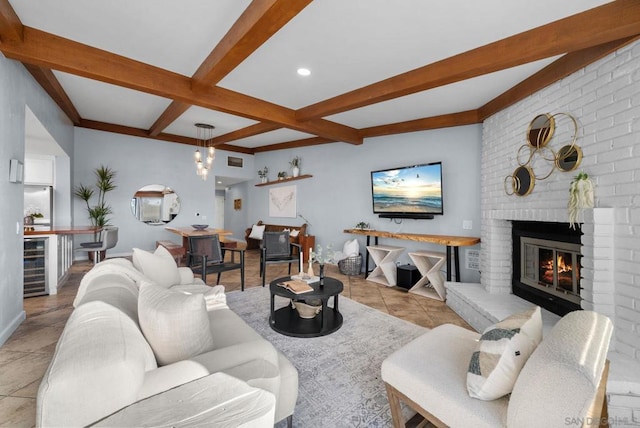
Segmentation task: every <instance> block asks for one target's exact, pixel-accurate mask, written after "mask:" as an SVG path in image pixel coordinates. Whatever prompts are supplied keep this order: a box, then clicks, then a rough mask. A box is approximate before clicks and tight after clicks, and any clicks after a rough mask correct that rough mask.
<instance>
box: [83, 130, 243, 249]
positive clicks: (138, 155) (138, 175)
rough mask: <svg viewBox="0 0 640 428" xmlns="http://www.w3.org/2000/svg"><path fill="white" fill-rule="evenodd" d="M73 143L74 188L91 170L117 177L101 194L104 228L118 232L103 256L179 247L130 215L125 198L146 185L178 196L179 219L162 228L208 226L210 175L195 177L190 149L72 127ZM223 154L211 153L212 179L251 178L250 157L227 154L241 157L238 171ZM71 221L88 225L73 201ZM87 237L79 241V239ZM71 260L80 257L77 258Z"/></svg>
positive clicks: (90, 175) (87, 178)
mask: <svg viewBox="0 0 640 428" xmlns="http://www.w3.org/2000/svg"><path fill="white" fill-rule="evenodd" d="M75 138H76V151H75V157H74V165H75V176H74V180H75V185H76V186H77V185H79V184H81V183H82V184H85V185H94V183H95V176H94V170H95V169H96V168H97V167H99V166H100V165H105V166H109V167H110V168H112V169H113V170H115V171H116V173H117V176H116V178H115V184H116V185H117V188H116V189H115V190H113V191H112V192H109V193H108V194H107V202H108V203H109V204H110V205H111V208H112V210H113V215H111V216H110V219H111V221H110V223H111V224H112V225H114V226H118V227H119V228H120V230H119V239H118V245H117V246H116V247H115V248H114V249H113V250H110V252H109V255H111V256H113V255H127V254H131V251H132V249H133V248H134V247H137V248H142V249H147V250H151V249H153V248H155V242H156V241H157V240H165V239H169V240H173V241H174V242H181V239H182V238H180V237H179V236H178V235H176V234H173V233H171V232H168V231H166V230H165V229H164V227H163V226H150V225H147V224H144V223H140V222H139V221H138V220H136V219H135V218H134V217H133V215H132V214H131V210H130V205H129V203H130V201H131V197H132V196H133V194H134V193H135V192H136V190H138V189H139V188H141V187H143V186H146V185H149V184H163V185H165V186H168V187H171V188H172V189H174V190H175V191H176V193H177V194H178V196H179V197H180V203H181V210H180V214H178V216H177V217H176V218H175V219H174V220H173V221H172V222H171V223H169V224H168V225H170V226H175V227H181V226H189V225H191V224H194V223H197V224H211V225H213V224H214V220H215V176H210V177H209V178H208V179H207V181H203V180H202V179H200V178H199V177H197V176H196V173H195V165H194V163H193V152H194V150H195V147H193V146H189V145H185V144H176V143H169V142H164V141H158V140H151V139H148V138H139V137H131V136H127V135H119V134H112V133H109V132H102V131H94V130H89V129H84V128H76V130H75ZM228 154H229V153H228V152H224V151H222V150H218V151H216V159H215V161H214V166H213V171H214V173H215V174H218V175H222V176H227V177H243V176H246V177H247V178H248V177H250V176H251V174H253V169H254V168H253V156H250V155H242V154H238V153H232V154H231V155H233V156H236V157H243V158H244V167H243V168H232V167H228V166H226V165H227V155H228ZM196 213H198V214H200V216H196ZM74 218H75V224H76V225H88V224H90V222H89V217H88V216H87V211H86V206H85V205H84V202H83V201H82V200H80V199H78V198H74ZM89 238H90V237H88V236H85V237H84V239H83V240H88V239H89ZM76 245H77V244H76ZM77 256H78V257H81V255H80V254H78V255H77Z"/></svg>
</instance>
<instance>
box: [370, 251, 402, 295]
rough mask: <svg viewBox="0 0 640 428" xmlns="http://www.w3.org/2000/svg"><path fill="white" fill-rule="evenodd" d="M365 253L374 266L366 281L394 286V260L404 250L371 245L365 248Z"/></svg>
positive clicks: (395, 280) (395, 279)
mask: <svg viewBox="0 0 640 428" xmlns="http://www.w3.org/2000/svg"><path fill="white" fill-rule="evenodd" d="M367 251H368V252H369V254H370V255H371V258H372V259H373V261H374V263H375V264H376V268H375V269H374V270H373V271H371V274H370V275H369V276H368V277H367V281H373V282H377V283H379V284H382V285H386V286H387V287H393V286H395V285H396V283H397V278H396V275H397V274H396V260H397V259H398V257H400V254H401V253H402V252H403V251H404V248H403V247H395V246H392V245H371V246H368V247H367Z"/></svg>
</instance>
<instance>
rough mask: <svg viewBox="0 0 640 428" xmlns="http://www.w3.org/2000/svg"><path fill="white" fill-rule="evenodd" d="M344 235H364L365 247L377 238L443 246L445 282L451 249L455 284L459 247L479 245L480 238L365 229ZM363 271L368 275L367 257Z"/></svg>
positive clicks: (449, 276)
mask: <svg viewBox="0 0 640 428" xmlns="http://www.w3.org/2000/svg"><path fill="white" fill-rule="evenodd" d="M344 233H351V234H354V235H365V236H366V237H367V246H369V245H370V239H371V237H372V236H373V237H374V238H375V245H378V238H391V239H401V240H407V241H418V242H429V243H432V244H440V245H445V246H446V247H447V252H446V258H447V281H451V249H453V264H454V269H455V271H456V282H460V254H459V250H458V249H459V247H466V246H470V245H476V244H479V243H480V238H476V237H475V236H450V235H423V234H420V233H392V232H384V231H381V230H366V229H345V230H344ZM365 271H366V272H367V273H369V256H368V255H367V258H366V263H365Z"/></svg>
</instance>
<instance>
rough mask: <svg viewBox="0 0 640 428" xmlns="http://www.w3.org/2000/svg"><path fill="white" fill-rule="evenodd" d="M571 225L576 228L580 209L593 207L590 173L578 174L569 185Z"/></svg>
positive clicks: (568, 205) (568, 206)
mask: <svg viewBox="0 0 640 428" xmlns="http://www.w3.org/2000/svg"><path fill="white" fill-rule="evenodd" d="M567 208H568V209H569V227H571V228H572V229H575V228H576V223H578V222H579V221H578V216H579V214H580V210H582V209H584V208H593V183H592V182H591V179H590V178H589V175H588V174H586V173H584V172H581V173H579V174H578V175H576V176H575V177H574V178H573V180H572V181H571V185H569V202H568V204H567Z"/></svg>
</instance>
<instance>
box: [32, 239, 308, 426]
mask: <svg viewBox="0 0 640 428" xmlns="http://www.w3.org/2000/svg"><path fill="white" fill-rule="evenodd" d="M160 251H162V250H160ZM169 257H170V255H169ZM171 260H173V259H172V258H171ZM173 263H174V266H175V261H174V262H173ZM175 269H178V268H177V267H175ZM179 271H180V274H179V275H178V276H179V277H180V282H179V283H177V284H173V285H171V286H170V287H168V289H169V290H171V289H173V290H181V294H180V296H182V297H180V298H183V297H184V298H185V299H191V300H192V301H195V302H198V301H199V302H200V304H201V305H202V310H203V311H204V313H205V315H204V317H205V319H204V321H205V323H206V320H207V318H208V321H209V322H208V326H207V328H209V329H210V333H211V337H212V338H213V347H212V348H211V349H210V350H207V351H206V352H203V353H201V354H198V355H194V356H192V357H190V358H185V359H184V360H180V361H175V362H171V363H169V364H165V365H159V364H158V360H157V355H156V354H154V351H156V348H154V349H152V346H151V345H150V341H149V340H148V339H147V338H146V337H145V335H144V334H143V328H142V327H141V321H142V319H139V310H145V309H140V308H139V301H138V300H139V296H142V294H143V291H144V290H147V289H146V288H144V287H157V286H155V285H147V284H146V281H148V280H149V278H148V275H145V274H143V273H142V272H141V271H140V270H138V269H136V268H135V267H134V265H133V264H132V263H131V262H130V261H128V260H126V259H108V260H105V261H104V262H102V263H100V264H98V265H96V266H95V267H94V268H93V269H92V270H91V271H89V272H88V273H87V274H86V275H85V277H84V278H83V280H82V282H81V285H80V288H79V290H78V295H77V297H76V300H75V302H74V306H75V310H74V311H73V313H72V314H71V316H70V317H69V320H68V321H67V324H66V326H65V328H64V331H63V333H62V335H61V337H60V340H59V341H58V345H57V347H56V350H55V353H54V355H53V358H52V360H51V363H50V365H49V368H48V370H47V372H46V373H45V375H44V377H43V379H42V382H41V384H40V389H39V391H38V396H37V417H36V424H37V426H65V427H69V426H87V425H92V424H96V423H99V424H101V425H105V426H114V425H124V426H127V425H129V426H136V425H140V424H142V423H143V422H144V423H147V422H148V421H147V419H148V416H145V414H146V415H149V414H150V413H152V414H153V415H154V417H156V422H155V423H153V424H152V425H156V424H164V425H167V426H184V425H190V424H193V423H198V424H199V425H209V426H210V425H220V426H245V424H248V426H273V424H274V422H277V421H280V420H283V419H285V418H287V419H288V424H289V425H291V423H292V415H293V410H294V407H295V403H296V399H297V395H298V372H297V370H296V369H295V368H294V367H293V366H292V365H291V363H290V362H289V361H288V360H287V359H286V358H285V357H284V356H283V355H282V354H280V353H279V352H278V351H277V350H276V349H275V348H274V347H273V346H272V345H271V344H270V343H269V342H268V341H266V340H265V339H263V338H262V337H261V336H260V335H258V334H257V333H256V332H255V331H254V330H253V329H252V328H250V327H249V326H248V325H247V324H246V323H245V322H244V321H243V320H242V319H241V318H240V317H238V316H237V315H236V314H235V313H234V312H232V311H231V310H230V309H228V307H227V306H226V304H225V300H224V292H223V291H222V292H221V290H220V288H219V287H213V288H212V287H208V286H206V285H204V284H203V283H202V281H201V280H199V279H197V278H194V277H193V274H192V273H190V272H191V271H190V270H189V269H188V268H179ZM155 274H157V272H155V273H151V276H153V275H155ZM166 274H167V273H166V272H161V275H165V276H166ZM173 274H175V272H173ZM174 278H176V277H175V276H174ZM141 287H142V288H141ZM149 289H151V288H149ZM169 294H172V295H175V294H176V293H169ZM194 294H195V295H194ZM197 294H205V295H206V296H205V298H206V300H207V303H206V308H207V309H205V306H204V305H205V304H204V303H203V299H202V298H201V297H200V296H199V295H197ZM140 300H141V301H142V300H143V299H142V298H141V299H140ZM178 342H179V341H178ZM202 385H206V387H203V386H202ZM194 389H195V390H196V391H197V393H194ZM183 394H184V396H182V395H183ZM202 394H204V396H203V395H202ZM194 396H203V397H205V398H206V399H203V400H201V402H202V405H204V406H205V408H200V407H198V406H199V404H197V403H192V401H193V400H194ZM186 402H189V403H190V406H192V407H189V406H186V405H185V404H186ZM194 406H195V407H194ZM149 409H156V410H149ZM157 409H164V413H162V412H159V411H157ZM194 412H195V413H194ZM159 415H161V416H159ZM107 417H109V419H104V418H107ZM202 417H204V418H205V419H204V420H202V419H197V418H202ZM139 418H143V419H139ZM158 418H159V419H158ZM194 418H196V419H194ZM99 421H102V422H99ZM225 424H228V425H225Z"/></svg>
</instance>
